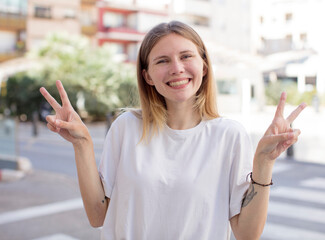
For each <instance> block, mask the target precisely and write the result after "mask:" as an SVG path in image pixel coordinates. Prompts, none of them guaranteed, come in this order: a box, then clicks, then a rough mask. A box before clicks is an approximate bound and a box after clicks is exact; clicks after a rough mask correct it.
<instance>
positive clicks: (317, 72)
mask: <svg viewBox="0 0 325 240" xmlns="http://www.w3.org/2000/svg"><path fill="white" fill-rule="evenodd" d="M253 6H254V11H253V18H254V21H253V24H252V25H253V29H254V35H253V36H254V38H253V42H254V45H255V46H256V51H257V52H258V53H260V54H262V55H264V56H266V58H265V64H264V66H263V71H264V77H265V80H266V81H269V80H270V77H269V76H270V75H271V76H275V77H276V78H275V79H280V80H285V81H293V82H297V84H298V90H299V91H300V92H304V91H312V90H315V89H316V90H317V91H318V92H321V93H323V92H324V91H325V70H324V67H323V66H324V64H325V47H324V41H325V33H324V31H323V30H322V23H324V22H325V15H324V13H323V12H324V9H325V1H324V0H291V1H286V0H265V1H263V2H261V1H256V0H255V1H254V4H253ZM273 78H274V77H273Z"/></svg>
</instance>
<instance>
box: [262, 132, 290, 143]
mask: <svg viewBox="0 0 325 240" xmlns="http://www.w3.org/2000/svg"><path fill="white" fill-rule="evenodd" d="M294 137H295V133H294V132H288V133H281V134H275V135H269V136H267V137H266V138H265V143H266V144H278V143H280V142H284V141H289V140H292V139H293V138H294Z"/></svg>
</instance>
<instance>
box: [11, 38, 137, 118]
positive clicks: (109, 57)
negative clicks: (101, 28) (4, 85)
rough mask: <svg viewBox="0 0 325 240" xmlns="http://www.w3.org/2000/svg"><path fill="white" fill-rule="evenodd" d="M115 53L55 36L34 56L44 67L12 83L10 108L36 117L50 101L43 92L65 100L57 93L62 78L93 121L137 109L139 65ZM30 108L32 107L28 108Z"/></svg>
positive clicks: (79, 108)
mask: <svg viewBox="0 0 325 240" xmlns="http://www.w3.org/2000/svg"><path fill="white" fill-rule="evenodd" d="M113 52H114V49H112V47H110V46H109V45H106V46H103V47H97V48H92V47H90V44H89V42H88V40H87V39H86V38H84V37H80V36H70V35H68V34H52V35H49V36H48V37H47V38H46V40H45V41H44V43H43V45H42V46H40V47H39V48H38V49H33V50H32V51H31V52H30V53H29V57H30V58H32V59H34V60H36V61H37V62H38V63H40V67H39V68H38V69H33V70H31V71H28V72H25V73H20V74H17V75H15V76H13V77H11V78H10V79H9V80H8V97H7V100H8V104H9V105H12V104H16V105H17V108H16V109H17V114H21V113H25V114H28V115H30V112H31V111H33V110H37V109H39V107H40V104H41V102H42V101H44V100H43V99H42V98H41V96H40V94H39V91H38V89H39V87H41V86H44V87H46V88H47V89H48V91H50V92H51V94H53V95H54V97H55V98H56V99H58V100H59V96H58V94H57V90H56V88H55V81H56V80H58V79H59V80H61V81H62V82H63V84H64V86H65V89H66V91H67V93H68V95H69V98H70V101H71V103H72V105H73V106H74V107H75V108H76V110H77V111H79V112H86V113H88V116H91V117H93V118H96V119H98V118H103V117H105V115H106V114H107V113H109V112H114V111H115V110H116V109H117V108H121V107H134V106H137V105H138V92H137V87H136V74H135V66H134V65H131V64H127V63H123V62H122V61H119V60H118V59H117V55H116V54H113ZM9 93H10V94H9ZM17 93H19V94H17ZM34 95H35V96H34ZM23 103H24V104H23ZM29 103H30V104H29ZM26 104H27V105H28V104H29V105H30V107H29V108H28V109H27V108H25V107H26ZM26 111H27V112H26Z"/></svg>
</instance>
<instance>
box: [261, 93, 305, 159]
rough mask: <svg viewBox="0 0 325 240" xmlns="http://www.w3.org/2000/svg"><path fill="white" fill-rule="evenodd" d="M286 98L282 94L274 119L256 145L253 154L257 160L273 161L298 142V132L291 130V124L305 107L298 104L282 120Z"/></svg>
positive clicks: (297, 130)
mask: <svg viewBox="0 0 325 240" xmlns="http://www.w3.org/2000/svg"><path fill="white" fill-rule="evenodd" d="M286 97H287V96H286V93H285V92H283V93H282V94H281V98H280V102H279V104H278V107H277V110H276V112H275V116H274V119H273V121H272V123H271V125H270V126H269V127H268V129H267V130H266V132H265V134H264V136H263V137H262V139H261V140H260V142H259V143H258V146H257V149H256V153H255V156H256V157H258V158H261V159H265V160H275V159H276V158H277V157H279V155H280V154H281V153H282V152H284V151H285V150H286V149H287V148H289V147H290V146H291V145H293V144H294V143H295V142H297V140H298V136H299V135H300V130H299V129H292V128H291V124H292V122H293V121H294V120H295V119H296V118H297V117H298V116H299V114H300V113H301V111H302V110H303V109H304V108H305V107H306V104H305V103H302V104H300V105H299V106H298V107H297V108H296V109H295V110H294V111H293V112H292V113H291V114H290V115H289V116H288V117H287V118H284V117H283V110H284V106H285V101H286Z"/></svg>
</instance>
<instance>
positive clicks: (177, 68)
mask: <svg viewBox="0 0 325 240" xmlns="http://www.w3.org/2000/svg"><path fill="white" fill-rule="evenodd" d="M169 72H170V74H171V75H177V74H180V73H183V72H184V65H183V63H182V62H181V61H180V60H174V61H172V62H171V64H170V71H169Z"/></svg>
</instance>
